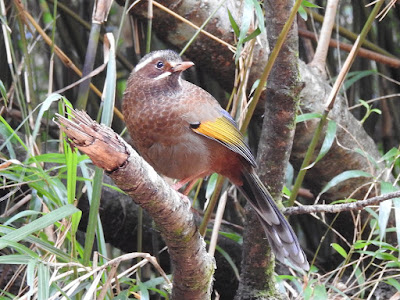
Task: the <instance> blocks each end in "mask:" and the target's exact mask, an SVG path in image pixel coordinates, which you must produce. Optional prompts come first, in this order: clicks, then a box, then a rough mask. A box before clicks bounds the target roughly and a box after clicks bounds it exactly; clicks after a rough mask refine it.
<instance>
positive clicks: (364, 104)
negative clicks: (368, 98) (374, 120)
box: [358, 99, 382, 124]
mask: <svg viewBox="0 0 400 300" xmlns="http://www.w3.org/2000/svg"><path fill="white" fill-rule="evenodd" d="M358 101H360V103H361V104H362V106H364V107H365V109H366V110H367V111H366V113H365V115H364V117H363V118H362V119H361V121H360V122H361V124H364V122H365V121H366V120H367V119H368V117H369V116H370V115H371V114H372V113H376V114H378V115H381V114H382V111H381V110H380V109H378V108H371V106H370V105H368V103H367V102H365V101H364V100H361V99H359V100H358Z"/></svg>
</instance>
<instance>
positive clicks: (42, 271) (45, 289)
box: [38, 263, 50, 300]
mask: <svg viewBox="0 0 400 300" xmlns="http://www.w3.org/2000/svg"><path fill="white" fill-rule="evenodd" d="M49 283H50V272H49V269H48V267H47V266H46V265H44V264H42V263H39V264H38V299H39V300H48V299H49V296H50V284H49Z"/></svg>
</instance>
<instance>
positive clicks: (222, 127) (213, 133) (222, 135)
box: [192, 116, 256, 166]
mask: <svg viewBox="0 0 400 300" xmlns="http://www.w3.org/2000/svg"><path fill="white" fill-rule="evenodd" d="M192 130H193V131H194V132H196V133H199V134H201V135H203V136H205V137H207V138H210V139H213V140H215V141H217V142H219V143H221V144H223V145H224V146H226V147H227V148H229V149H230V150H232V151H234V152H236V153H238V154H240V155H242V156H243V157H244V158H245V159H246V160H247V161H248V162H249V163H250V164H251V165H253V166H256V162H255V160H254V157H253V155H252V154H251V151H250V149H249V147H248V146H247V144H246V143H245V142H244V138H243V135H242V134H241V133H240V131H239V130H238V129H237V128H236V126H235V125H234V124H233V123H232V122H231V121H230V120H229V119H227V118H226V117H224V116H222V117H219V118H217V119H216V120H215V121H205V122H201V123H200V124H199V126H198V127H197V128H193V127H192Z"/></svg>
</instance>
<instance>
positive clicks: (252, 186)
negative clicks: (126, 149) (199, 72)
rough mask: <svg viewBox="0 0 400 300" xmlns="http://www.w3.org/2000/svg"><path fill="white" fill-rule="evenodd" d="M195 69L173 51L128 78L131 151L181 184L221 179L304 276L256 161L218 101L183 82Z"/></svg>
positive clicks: (303, 264) (154, 56)
mask: <svg viewBox="0 0 400 300" xmlns="http://www.w3.org/2000/svg"><path fill="white" fill-rule="evenodd" d="M192 65H193V63H191V62H183V61H182V60H181V58H180V57H179V55H178V54H177V53H175V52H174V51H171V50H162V51H154V52H152V53H149V54H148V55H146V56H145V57H143V58H142V60H141V61H140V62H139V63H138V64H137V66H136V67H135V69H134V70H133V72H132V74H131V75H130V77H129V79H128V82H127V88H126V91H125V94H124V100H123V113H124V117H125V122H126V125H127V127H128V130H129V133H130V135H131V137H132V140H133V143H134V146H135V147H136V149H137V150H138V151H139V153H140V154H141V155H142V156H143V158H144V159H145V160H146V161H147V162H148V163H149V164H150V165H152V166H153V167H154V169H155V170H156V171H157V172H159V173H161V174H163V175H165V176H168V177H171V178H175V179H179V180H181V181H185V182H187V181H189V180H192V179H196V178H200V177H204V176H207V175H210V174H211V173H214V172H215V173H218V174H221V175H223V176H225V177H227V178H229V180H230V181H231V182H232V183H234V184H235V185H237V186H238V188H239V190H240V191H241V192H242V193H243V195H244V196H245V198H246V199H247V200H248V201H249V202H250V204H251V205H252V207H253V208H254V209H255V210H256V212H257V214H258V217H259V219H260V222H261V223H262V225H263V227H264V229H265V232H266V235H267V238H268V241H269V243H270V245H271V248H272V250H273V251H274V253H275V255H276V257H277V258H278V259H279V260H281V261H284V260H285V259H287V260H289V261H290V262H291V263H292V264H293V265H295V266H297V267H300V268H302V269H305V270H308V269H309V265H308V262H307V259H306V256H305V254H304V252H303V250H302V249H301V247H300V245H299V242H298V240H297V237H296V235H295V234H294V232H293V230H292V228H291V227H290V225H289V224H288V222H287V221H286V219H285V218H284V217H283V215H282V214H281V212H280V211H279V209H278V208H277V206H276V204H275V202H274V200H273V199H272V197H271V195H270V194H269V192H268V191H267V189H266V188H265V187H264V185H263V184H262V182H261V181H260V179H259V178H258V176H257V174H256V173H255V170H254V169H255V167H256V163H255V159H254V157H253V155H252V154H251V152H250V150H249V148H248V146H247V145H246V143H245V142H244V139H243V136H242V135H241V133H240V132H239V130H238V129H237V125H236V123H235V121H234V120H233V119H232V118H231V117H230V115H229V114H228V113H227V112H226V111H225V110H224V109H222V107H221V106H220V105H219V103H218V102H217V100H215V99H214V97H213V96H211V95H210V94H209V93H207V92H206V91H205V90H203V89H201V88H200V87H198V86H196V85H193V84H191V83H189V82H187V81H185V80H183V79H181V72H182V71H184V70H186V69H187V68H189V67H191V66H192Z"/></svg>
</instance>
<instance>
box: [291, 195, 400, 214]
mask: <svg viewBox="0 0 400 300" xmlns="http://www.w3.org/2000/svg"><path fill="white" fill-rule="evenodd" d="M398 197H400V191H397V192H393V193H388V194H384V195H381V196H376V197H372V198H369V199H365V200H360V201H356V202H351V203H343V204H318V205H308V206H297V207H288V208H286V209H285V210H284V211H283V213H284V214H285V215H301V214H312V213H331V214H333V213H339V212H342V211H351V210H362V209H363V208H364V207H366V206H369V205H376V204H379V203H381V202H382V201H385V200H390V199H393V198H398Z"/></svg>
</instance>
